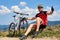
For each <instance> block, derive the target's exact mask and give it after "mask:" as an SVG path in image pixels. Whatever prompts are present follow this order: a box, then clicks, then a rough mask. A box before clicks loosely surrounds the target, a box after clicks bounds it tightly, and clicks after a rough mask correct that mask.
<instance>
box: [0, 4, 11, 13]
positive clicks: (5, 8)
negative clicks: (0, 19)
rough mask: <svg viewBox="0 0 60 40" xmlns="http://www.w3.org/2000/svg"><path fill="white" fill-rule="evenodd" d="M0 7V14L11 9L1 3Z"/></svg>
mask: <svg viewBox="0 0 60 40" xmlns="http://www.w3.org/2000/svg"><path fill="white" fill-rule="evenodd" d="M0 8H1V9H0V14H2V13H4V14H8V13H10V12H11V10H9V9H8V8H7V7H6V6H3V5H1V6H0Z"/></svg>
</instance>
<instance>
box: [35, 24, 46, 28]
mask: <svg viewBox="0 0 60 40" xmlns="http://www.w3.org/2000/svg"><path fill="white" fill-rule="evenodd" d="M46 26H47V25H43V24H41V25H40V27H39V29H44V28H46ZM34 28H35V29H36V28H37V25H34Z"/></svg>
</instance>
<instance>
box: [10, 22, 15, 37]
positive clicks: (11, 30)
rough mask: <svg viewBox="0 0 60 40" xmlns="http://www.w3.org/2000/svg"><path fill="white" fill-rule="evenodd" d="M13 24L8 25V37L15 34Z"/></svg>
mask: <svg viewBox="0 0 60 40" xmlns="http://www.w3.org/2000/svg"><path fill="white" fill-rule="evenodd" d="M15 26H16V25H15V23H13V22H12V23H11V24H10V25H9V35H10V36H14V34H15Z"/></svg>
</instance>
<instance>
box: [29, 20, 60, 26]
mask: <svg viewBox="0 0 60 40" xmlns="http://www.w3.org/2000/svg"><path fill="white" fill-rule="evenodd" d="M32 23H36V22H35V21H34V22H32ZM32 23H30V24H32ZM58 24H60V21H48V26H53V25H58Z"/></svg>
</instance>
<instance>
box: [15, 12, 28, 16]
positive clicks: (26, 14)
mask: <svg viewBox="0 0 60 40" xmlns="http://www.w3.org/2000/svg"><path fill="white" fill-rule="evenodd" d="M14 13H16V14H20V15H27V16H28V15H29V14H24V13H18V12H14Z"/></svg>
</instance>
